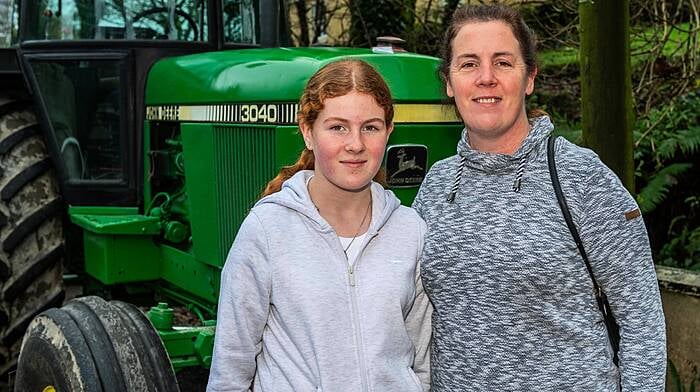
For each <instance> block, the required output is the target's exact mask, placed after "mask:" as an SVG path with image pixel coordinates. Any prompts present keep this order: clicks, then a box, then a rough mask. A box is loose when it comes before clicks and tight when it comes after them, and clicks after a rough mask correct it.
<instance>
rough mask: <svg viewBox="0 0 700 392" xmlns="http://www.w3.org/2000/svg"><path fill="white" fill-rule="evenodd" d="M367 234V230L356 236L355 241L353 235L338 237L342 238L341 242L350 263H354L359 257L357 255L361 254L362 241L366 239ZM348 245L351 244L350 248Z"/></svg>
mask: <svg viewBox="0 0 700 392" xmlns="http://www.w3.org/2000/svg"><path fill="white" fill-rule="evenodd" d="M366 236H367V232H365V233H364V234H360V235H358V236H357V237H355V241H353V240H352V237H341V236H338V238H339V239H340V244H341V245H342V246H343V249H345V254H346V255H347V256H348V262H349V263H350V264H354V263H355V259H357V256H359V254H360V249H361V245H362V242H363V241H364V240H365V237H366ZM351 242H352V244H351ZM348 245H350V247H349V248H348Z"/></svg>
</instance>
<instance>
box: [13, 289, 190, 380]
mask: <svg viewBox="0 0 700 392" xmlns="http://www.w3.org/2000/svg"><path fill="white" fill-rule="evenodd" d="M47 326H50V327H47ZM69 337H70V339H69ZM76 380H78V381H79V382H78V381H76ZM49 386H54V388H55V389H56V390H67V391H76V392H88V391H115V392H116V391H120V392H121V391H127V392H137V391H138V392H142V391H143V392H160V391H164V392H165V391H168V392H169V391H178V390H179V388H178V384H177V379H176V378H175V372H174V371H173V368H172V365H171V363H170V359H169V358H168V354H167V352H166V351H165V347H164V346H163V342H162V341H161V340H160V338H159V336H158V333H157V332H156V330H155V329H154V328H153V326H152V325H151V323H150V321H149V320H148V318H146V316H145V315H144V314H143V313H142V312H141V311H140V310H139V309H138V308H136V307H134V306H133V305H131V304H127V303H124V302H119V301H112V302H107V301H105V300H103V299H101V298H99V297H82V298H77V299H74V300H72V301H70V302H68V303H67V304H66V305H65V306H64V307H63V308H61V309H49V310H48V311H46V312H44V313H42V314H40V315H39V316H38V317H37V318H35V319H34V320H33V321H32V323H31V324H30V326H29V328H28V329H27V333H26V335H25V337H24V341H23V343H22V351H21V354H20V356H19V362H18V364H17V378H16V380H15V391H30V390H36V391H41V390H44V388H46V387H49ZM58 386H61V387H62V386H67V387H65V388H62V389H61V388H59V387H58Z"/></svg>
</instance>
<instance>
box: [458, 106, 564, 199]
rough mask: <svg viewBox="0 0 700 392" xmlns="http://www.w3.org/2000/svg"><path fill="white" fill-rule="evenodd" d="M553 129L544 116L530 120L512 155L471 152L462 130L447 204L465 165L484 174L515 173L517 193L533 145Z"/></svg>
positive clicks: (473, 150) (514, 187) (534, 146)
mask: <svg viewBox="0 0 700 392" xmlns="http://www.w3.org/2000/svg"><path fill="white" fill-rule="evenodd" d="M553 129H554V125H552V122H551V121H550V120H549V117H548V116H541V117H535V118H532V119H530V130H529V132H528V134H527V136H526V137H525V140H523V143H522V144H521V145H520V147H519V148H518V150H517V151H516V152H515V153H514V154H513V155H508V154H494V153H488V152H482V151H478V150H475V149H473V148H472V147H471V145H470V144H469V138H468V135H467V129H466V128H465V129H464V131H462V138H461V139H460V140H459V143H457V154H458V155H459V157H460V159H459V165H458V167H457V172H456V174H455V181H454V182H453V184H452V188H451V189H450V193H449V196H448V198H447V199H448V201H449V202H450V203H452V202H453V201H454V198H455V196H456V194H457V190H458V189H459V184H460V183H461V180H462V172H463V171H464V167H465V166H467V167H470V168H472V169H475V170H478V171H481V172H484V173H488V174H503V173H511V172H515V175H514V181H513V191H514V192H519V191H520V187H521V185H522V181H523V177H524V174H525V168H526V166H527V159H528V157H529V156H530V153H531V152H532V151H533V150H535V148H536V147H537V146H540V145H542V144H543V143H544V142H545V140H546V139H547V137H548V136H549V134H550V133H552V130H553Z"/></svg>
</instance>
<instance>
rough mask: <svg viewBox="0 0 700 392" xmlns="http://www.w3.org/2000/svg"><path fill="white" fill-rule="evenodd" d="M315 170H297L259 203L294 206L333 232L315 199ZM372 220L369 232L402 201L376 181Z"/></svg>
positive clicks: (380, 225)
mask: <svg viewBox="0 0 700 392" xmlns="http://www.w3.org/2000/svg"><path fill="white" fill-rule="evenodd" d="M313 175H314V172H313V171H312V170H301V171H299V172H297V173H296V174H294V175H293V176H292V177H291V178H289V179H288V180H287V181H285V182H284V183H282V189H280V191H279V192H275V193H273V194H271V195H269V196H266V197H264V198H262V199H260V200H259V201H258V202H257V203H255V206H258V205H262V204H266V203H272V204H277V205H281V206H284V207H287V208H290V209H292V210H294V211H297V212H298V213H300V214H302V215H304V216H306V217H307V218H308V219H309V220H310V221H311V223H312V224H313V225H314V226H316V228H317V230H319V231H320V232H333V233H334V230H333V228H332V227H331V225H330V224H328V222H326V220H325V219H323V217H322V216H321V214H319V213H318V210H317V209H316V206H315V205H314V203H313V201H311V195H309V188H308V187H307V184H308V181H309V179H311V177H313ZM371 192H372V222H370V225H369V229H368V230H367V233H368V234H374V233H376V232H378V231H379V230H380V229H381V228H382V226H384V224H385V223H386V222H387V221H388V220H389V217H390V216H391V214H392V213H393V212H394V210H396V209H397V208H399V206H400V205H401V201H399V199H398V198H397V197H396V196H395V195H394V193H393V192H391V191H389V190H386V189H384V188H383V187H382V186H381V185H379V184H378V183H376V182H374V181H372V183H371Z"/></svg>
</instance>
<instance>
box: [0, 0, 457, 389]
mask: <svg viewBox="0 0 700 392" xmlns="http://www.w3.org/2000/svg"><path fill="white" fill-rule="evenodd" d="M284 20H285V16H284V4H283V3H282V2H279V1H277V0H260V1H259V2H254V1H251V0H130V1H129V0H32V1H29V0H24V1H20V0H0V47H2V49H0V245H1V246H0V365H2V369H0V371H1V372H2V373H3V374H4V376H5V377H7V376H8V375H9V376H10V378H11V379H12V381H13V383H14V388H15V390H17V391H47V392H48V391H54V390H56V391H166V390H167V391H171V390H178V388H179V387H178V381H177V376H176V374H179V373H181V372H183V371H185V370H187V369H193V368H198V369H207V368H208V367H209V365H210V363H211V355H212V346H213V341H214V326H215V323H216V305H217V300H218V294H219V284H220V272H221V268H222V265H223V263H224V260H225V258H226V255H227V252H228V249H229V247H230V245H231V243H232V241H233V239H234V237H235V235H236V231H237V229H238V226H239V224H240V223H241V222H242V220H243V218H244V217H245V215H246V214H247V212H248V210H249V209H250V208H251V206H252V205H253V203H254V202H255V201H256V199H257V197H258V196H259V194H260V192H261V191H262V189H263V187H264V185H265V184H266V182H267V181H268V180H269V179H271V178H272V177H273V176H274V175H275V174H276V173H277V171H278V169H279V168H280V167H281V166H283V165H287V164H290V163H291V162H293V161H294V160H295V159H296V157H297V156H298V154H299V152H300V151H301V149H302V147H303V144H302V141H301V138H300V136H299V135H298V127H297V125H296V113H297V110H298V105H297V101H298V99H299V96H300V94H301V92H302V90H303V87H304V85H305V83H306V81H307V80H308V78H309V77H310V76H311V75H312V74H313V73H314V72H315V71H316V70H317V69H318V68H319V67H321V66H322V65H324V64H326V63H327V62H331V61H334V60H336V59H339V58H343V57H354V58H360V59H364V60H366V61H368V62H369V63H371V64H373V65H374V66H375V67H376V68H377V69H378V70H379V71H380V72H381V73H382V74H383V75H384V77H385V78H386V79H387V82H388V84H389V86H390V88H391V89H392V92H393V95H394V97H395V100H396V116H395V121H396V128H395V131H394V133H393V134H392V136H391V139H390V141H389V145H388V148H387V152H386V158H385V169H386V171H387V180H388V184H389V186H390V187H392V188H393V189H394V190H395V192H396V193H397V194H398V195H399V197H400V198H401V199H402V200H403V202H404V203H410V201H411V200H412V199H413V197H414V196H415V194H416V192H417V190H418V186H419V185H420V182H421V181H422V179H423V177H424V175H425V173H426V170H427V168H428V167H429V166H430V165H431V164H432V163H433V162H434V161H436V160H438V159H441V158H443V157H446V156H448V155H451V154H452V153H453V149H454V146H455V144H456V141H457V139H458V138H459V132H460V129H461V126H460V124H459V121H457V118H456V117H455V114H454V111H453V109H452V108H451V107H449V106H448V105H444V104H443V98H444V94H443V88H442V87H441V84H440V82H439V80H438V78H437V76H436V72H435V71H436V68H437V65H438V63H437V60H436V59H435V58H432V57H427V56H422V55H417V54H411V53H406V52H404V51H402V50H401V49H400V48H398V47H396V46H395V45H393V44H392V43H390V42H389V43H384V44H382V45H381V46H377V47H375V48H366V49H352V48H321V47H318V48H289V47H283V46H285V45H288V39H287V37H288V34H287V31H286V27H284V26H285V23H283V22H281V21H284ZM76 288H77V290H76ZM67 291H69V293H68V294H66V292H67ZM76 291H77V292H76ZM73 297H76V298H73ZM66 298H73V299H70V300H68V301H66ZM173 308H175V309H176V310H178V309H183V308H185V309H188V310H189V312H190V314H194V315H196V317H194V318H195V319H196V320H194V322H188V323H182V322H181V321H182V317H174V313H177V312H176V311H174V310H173ZM149 309H150V310H149ZM178 323H181V324H182V325H178ZM15 369H16V371H15ZM183 389H185V387H183Z"/></svg>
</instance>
